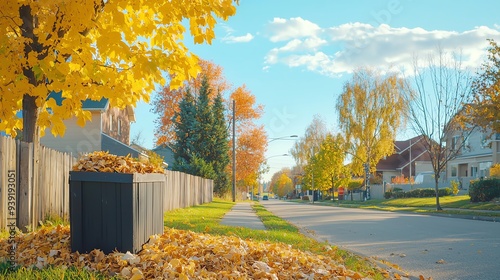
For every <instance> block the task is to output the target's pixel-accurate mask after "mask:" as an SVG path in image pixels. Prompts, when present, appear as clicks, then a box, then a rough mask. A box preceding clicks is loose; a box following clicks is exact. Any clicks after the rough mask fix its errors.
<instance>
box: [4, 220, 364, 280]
mask: <svg viewBox="0 0 500 280" xmlns="http://www.w3.org/2000/svg"><path fill="white" fill-rule="evenodd" d="M15 242H16V245H17V247H16V249H15V251H16V255H15V258H16V262H17V264H18V265H21V266H24V267H37V268H44V267H46V266H48V265H55V266H59V267H69V266H74V267H78V268H81V269H89V270H91V271H98V272H101V273H103V274H105V275H109V276H123V277H124V278H126V279H363V277H362V276H361V275H360V274H359V273H357V272H354V271H351V270H348V269H346V268H345V267H344V266H343V265H341V264H339V263H337V262H336V261H334V260H333V258H329V257H327V256H322V255H315V254H312V253H309V252H303V251H299V250H296V249H292V248H291V246H289V245H286V244H277V243H268V242H255V241H252V240H243V239H241V238H238V237H234V236H214V235H210V234H200V233H194V232H191V231H184V230H175V229H171V228H165V232H164V234H163V235H161V236H159V235H155V236H151V238H150V240H149V241H148V243H146V244H145V245H144V246H143V249H142V250H141V251H140V252H139V253H138V254H137V255H135V254H131V253H129V252H127V253H119V252H114V253H110V254H108V255H106V254H104V253H103V252H102V251H100V250H93V251H92V252H90V253H88V254H80V253H78V252H75V253H71V245H70V229H69V226H57V227H42V228H41V229H40V230H38V231H36V232H33V233H28V234H19V235H18V236H16V238H15ZM10 246H11V244H9V243H8V240H6V239H4V240H0V256H8V252H9V249H10Z"/></svg>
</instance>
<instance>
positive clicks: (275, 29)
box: [268, 17, 320, 42]
mask: <svg viewBox="0 0 500 280" xmlns="http://www.w3.org/2000/svg"><path fill="white" fill-rule="evenodd" d="M319 30H320V27H319V26H318V25H317V24H315V23H312V22H310V21H308V20H304V19H302V18H300V17H296V18H291V19H289V20H286V19H282V18H274V19H273V21H272V22H271V23H270V24H269V26H268V31H269V32H270V33H271V34H272V35H271V38H270V39H271V42H280V41H286V40H290V39H294V38H301V37H308V36H311V35H314V34H315V33H316V32H317V31H319Z"/></svg>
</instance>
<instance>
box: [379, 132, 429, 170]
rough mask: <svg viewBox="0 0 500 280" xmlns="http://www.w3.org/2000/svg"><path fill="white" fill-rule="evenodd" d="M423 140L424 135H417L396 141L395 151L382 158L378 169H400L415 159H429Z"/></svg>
mask: <svg viewBox="0 0 500 280" xmlns="http://www.w3.org/2000/svg"><path fill="white" fill-rule="evenodd" d="M421 141H422V136H416V137H413V138H411V139H408V140H404V141H395V142H394V146H395V147H394V148H395V153H394V154H392V155H390V156H388V157H386V158H385V159H381V160H380V161H379V162H378V164H377V170H378V171H398V170H401V169H402V168H405V167H407V166H408V165H409V164H410V163H413V162H415V161H428V160H429V158H428V154H427V152H426V149H425V147H424V146H423V145H422V143H421ZM410 152H411V154H410Z"/></svg>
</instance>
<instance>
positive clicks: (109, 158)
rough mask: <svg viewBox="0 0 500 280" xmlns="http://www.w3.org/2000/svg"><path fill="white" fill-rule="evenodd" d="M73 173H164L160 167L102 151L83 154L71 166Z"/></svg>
mask: <svg viewBox="0 0 500 280" xmlns="http://www.w3.org/2000/svg"><path fill="white" fill-rule="evenodd" d="M73 170H74V171H87V172H111V173H143V174H144V173H165V170H164V169H163V168H162V167H161V166H157V165H155V164H152V163H150V162H148V161H139V160H137V159H134V158H132V157H130V156H125V157H124V156H117V155H113V154H110V153H108V152H103V151H95V152H92V153H89V154H85V155H83V156H82V157H80V159H79V160H78V162H77V163H76V164H75V165H73Z"/></svg>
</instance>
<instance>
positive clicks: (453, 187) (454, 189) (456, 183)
mask: <svg viewBox="0 0 500 280" xmlns="http://www.w3.org/2000/svg"><path fill="white" fill-rule="evenodd" d="M450 185H451V191H452V192H453V194H454V195H457V194H458V192H459V191H460V190H459V189H458V187H459V186H460V182H459V181H456V180H452V181H451V182H450Z"/></svg>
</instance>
